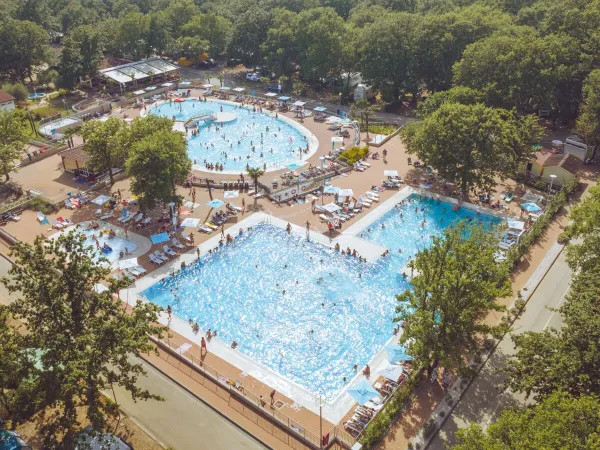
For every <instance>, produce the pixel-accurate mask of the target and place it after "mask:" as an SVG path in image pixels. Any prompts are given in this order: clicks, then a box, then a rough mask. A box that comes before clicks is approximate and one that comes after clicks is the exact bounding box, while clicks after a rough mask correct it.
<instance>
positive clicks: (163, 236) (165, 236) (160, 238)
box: [150, 233, 170, 244]
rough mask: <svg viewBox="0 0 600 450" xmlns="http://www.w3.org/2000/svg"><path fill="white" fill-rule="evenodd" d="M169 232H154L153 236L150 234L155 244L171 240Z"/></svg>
mask: <svg viewBox="0 0 600 450" xmlns="http://www.w3.org/2000/svg"><path fill="white" fill-rule="evenodd" d="M169 239H170V238H169V233H159V234H153V235H152V236H150V240H151V241H152V243H153V244H160V243H162V242H167V241H168V240H169Z"/></svg>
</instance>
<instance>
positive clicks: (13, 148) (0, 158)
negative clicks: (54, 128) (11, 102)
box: [0, 110, 28, 181]
mask: <svg viewBox="0 0 600 450" xmlns="http://www.w3.org/2000/svg"><path fill="white" fill-rule="evenodd" d="M27 140H28V138H27V125H26V119H25V114H24V113H23V112H22V111H20V110H12V111H7V110H0V171H2V173H3V174H4V177H5V180H6V181H8V180H10V172H12V171H13V170H16V166H15V161H19V160H20V159H21V152H22V151H23V148H25V144H27Z"/></svg>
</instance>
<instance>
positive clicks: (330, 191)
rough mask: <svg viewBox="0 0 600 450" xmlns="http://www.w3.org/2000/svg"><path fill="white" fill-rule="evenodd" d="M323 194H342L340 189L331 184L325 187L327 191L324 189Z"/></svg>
mask: <svg viewBox="0 0 600 450" xmlns="http://www.w3.org/2000/svg"><path fill="white" fill-rule="evenodd" d="M323 192H324V193H325V194H337V193H338V192H340V188H339V187H337V186H332V185H331V184H328V185H327V186H325V189H323Z"/></svg>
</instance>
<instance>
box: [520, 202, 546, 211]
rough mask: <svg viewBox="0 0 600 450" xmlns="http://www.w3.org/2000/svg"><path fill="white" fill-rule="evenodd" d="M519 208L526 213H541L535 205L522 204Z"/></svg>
mask: <svg viewBox="0 0 600 450" xmlns="http://www.w3.org/2000/svg"><path fill="white" fill-rule="evenodd" d="M521 208H523V209H524V210H525V211H528V212H535V211H541V210H542V208H540V207H539V206H538V205H536V204H535V203H523V204H522V205H521Z"/></svg>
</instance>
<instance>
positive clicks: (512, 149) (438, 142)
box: [400, 102, 541, 197]
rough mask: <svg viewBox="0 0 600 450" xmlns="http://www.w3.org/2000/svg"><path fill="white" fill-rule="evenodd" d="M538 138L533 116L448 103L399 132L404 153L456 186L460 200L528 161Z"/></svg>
mask: <svg viewBox="0 0 600 450" xmlns="http://www.w3.org/2000/svg"><path fill="white" fill-rule="evenodd" d="M540 133H541V129H540V127H539V125H538V124H537V118H536V117H534V116H524V117H523V116H518V115H517V114H515V113H514V112H511V111H506V110H502V109H494V108H489V107H486V106H484V105H482V104H474V105H463V104H460V103H450V102H445V103H442V104H441V105H440V106H439V108H438V109H437V110H435V111H434V112H433V113H432V114H430V115H428V116H426V117H424V119H423V120H422V121H420V122H413V123H410V124H408V125H406V126H405V127H404V128H403V129H402V130H401V131H400V135H401V136H402V138H403V139H404V142H405V143H406V147H407V149H408V152H409V153H411V154H416V155H417V156H418V157H419V158H420V159H421V160H422V161H423V162H424V163H425V164H427V165H430V166H432V167H433V168H434V169H436V170H437V171H438V174H439V175H440V176H441V177H442V178H445V179H447V180H453V181H454V182H456V184H457V185H458V186H459V187H460V189H461V191H462V194H463V196H464V197H466V196H467V194H468V192H469V190H470V189H472V188H475V187H477V188H484V189H488V188H490V187H491V186H494V185H495V184H496V177H497V176H498V175H500V176H501V177H505V176H509V175H511V174H513V173H514V172H515V171H516V169H517V167H518V166H519V164H520V163H521V162H523V161H527V160H529V159H530V158H531V157H532V145H533V144H534V143H535V142H538V141H539V137H540Z"/></svg>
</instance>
